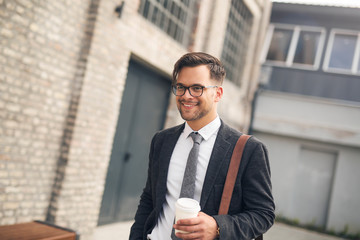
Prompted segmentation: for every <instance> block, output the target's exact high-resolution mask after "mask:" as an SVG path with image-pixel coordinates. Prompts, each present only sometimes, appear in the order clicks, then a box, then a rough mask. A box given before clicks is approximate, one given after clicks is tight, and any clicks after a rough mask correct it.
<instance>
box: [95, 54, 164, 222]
mask: <svg viewBox="0 0 360 240" xmlns="http://www.w3.org/2000/svg"><path fill="white" fill-rule="evenodd" d="M170 85H171V82H170V80H169V79H166V78H164V77H162V76H161V75H159V74H157V73H155V72H153V71H151V70H150V69H148V68H146V67H144V66H142V65H141V64H139V63H137V62H135V61H130V64H129V70H128V76H127V79H126V85H125V90H124V93H123V98H122V102H121V108H120V114H119V119H118V123H117V127H116V133H115V136H114V142H113V147H112V153H111V159H110V164H109V168H108V173H107V177H106V184H105V190H104V195H103V199H102V204H101V209H100V216H99V225H103V224H108V223H113V222H117V221H123V220H130V219H133V217H134V215H135V211H136V209H137V205H138V202H139V196H140V194H141V192H142V189H143V187H144V186H145V181H146V176H147V167H148V154H149V148H150V143H151V138H152V136H153V135H154V133H155V132H156V131H158V130H160V129H162V128H163V126H164V121H165V117H166V111H167V106H168V101H169V100H168V99H169V94H170Z"/></svg>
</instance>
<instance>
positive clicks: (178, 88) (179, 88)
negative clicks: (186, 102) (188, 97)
mask: <svg viewBox="0 0 360 240" xmlns="http://www.w3.org/2000/svg"><path fill="white" fill-rule="evenodd" d="M176 89H177V90H184V86H176Z"/></svg>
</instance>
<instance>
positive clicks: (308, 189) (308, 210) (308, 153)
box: [291, 148, 337, 227]
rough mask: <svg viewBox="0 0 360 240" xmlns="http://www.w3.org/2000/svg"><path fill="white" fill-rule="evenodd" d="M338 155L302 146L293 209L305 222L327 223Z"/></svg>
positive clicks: (322, 225) (294, 215)
mask: <svg viewBox="0 0 360 240" xmlns="http://www.w3.org/2000/svg"><path fill="white" fill-rule="evenodd" d="M336 158H337V155H336V154H335V153H331V152H324V151H318V150H312V149H306V148H303V149H301V152H300V158H299V162H298V166H297V175H296V183H295V187H294V190H293V193H294V195H293V201H292V208H291V213H292V216H293V218H296V219H298V220H299V221H300V222H301V223H307V224H312V225H314V226H318V227H325V226H326V222H327V215H328V208H329V203H330V196H331V189H332V184H333V174H334V170H335V164H336Z"/></svg>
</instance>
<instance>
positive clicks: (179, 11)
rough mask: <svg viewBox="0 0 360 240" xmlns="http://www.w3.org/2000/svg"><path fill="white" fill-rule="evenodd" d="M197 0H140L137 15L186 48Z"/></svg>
mask: <svg viewBox="0 0 360 240" xmlns="http://www.w3.org/2000/svg"><path fill="white" fill-rule="evenodd" d="M196 6H197V0H141V2H140V7H139V10H138V11H139V13H140V14H141V15H142V16H143V17H144V18H146V19H147V20H149V21H150V22H152V23H153V24H155V25H156V26H158V27H159V28H160V29H161V30H163V31H164V32H166V33H167V34H168V35H169V36H170V37H172V38H173V39H175V40H176V41H177V42H179V43H181V44H182V45H183V46H185V47H187V46H188V45H189V42H190V37H191V32H192V28H193V25H194V20H195V14H196V12H195V10H196V9H197V7H196Z"/></svg>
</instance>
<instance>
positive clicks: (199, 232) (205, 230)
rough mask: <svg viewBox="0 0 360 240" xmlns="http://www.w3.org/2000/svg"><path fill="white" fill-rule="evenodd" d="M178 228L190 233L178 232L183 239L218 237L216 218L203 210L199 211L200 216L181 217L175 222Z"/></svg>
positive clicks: (175, 226) (204, 239) (178, 235)
mask: <svg viewBox="0 0 360 240" xmlns="http://www.w3.org/2000/svg"><path fill="white" fill-rule="evenodd" d="M174 228H175V229H177V230H182V231H186V232H189V233H176V236H177V237H178V238H181V239H201V240H206V239H211V240H213V239H214V238H216V230H217V228H218V226H217V223H216V221H215V219H214V218H213V217H211V216H209V215H207V214H205V213H203V212H199V215H198V217H196V218H189V219H181V220H179V221H177V223H176V224H174Z"/></svg>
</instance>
